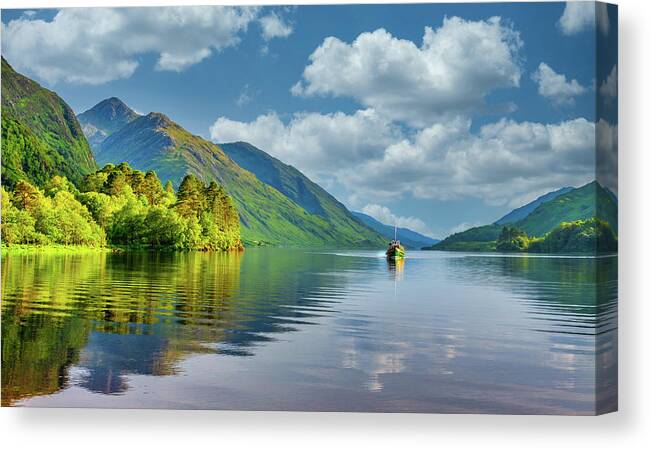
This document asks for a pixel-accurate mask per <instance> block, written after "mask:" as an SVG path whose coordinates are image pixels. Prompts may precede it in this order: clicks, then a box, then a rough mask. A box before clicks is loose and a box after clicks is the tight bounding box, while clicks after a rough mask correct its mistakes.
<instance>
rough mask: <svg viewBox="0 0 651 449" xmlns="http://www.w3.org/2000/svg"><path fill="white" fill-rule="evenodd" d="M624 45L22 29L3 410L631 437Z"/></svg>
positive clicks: (159, 17) (432, 24) (411, 16)
mask: <svg viewBox="0 0 651 449" xmlns="http://www.w3.org/2000/svg"><path fill="white" fill-rule="evenodd" d="M89 6H90V5H89ZM617 35H618V21H617V7H616V6H614V5H607V4H604V3H599V2H597V3H595V2H567V3H565V2H549V3H467V4H463V3H460V4H455V3H434V4H382V5H372V4H365V5H356V4H346V5H322V6H284V5H279V6H241V5H239V6H238V5H233V6H197V7H190V6H183V7H171V6H166V7H140V8H118V7H115V8H111V7H104V8H94V7H88V8H53V9H29V10H26V9H24V10H19V9H5V10H3V11H2V29H1V38H2V78H1V81H2V142H1V143H2V151H1V157H2V163H1V165H2V220H1V231H2V233H1V236H2V260H1V262H2V309H1V314H2V315H1V316H2V390H1V395H2V406H6V407H89V408H151V409H211V410H269V411H273V410H295V411H339V412H419V413H496V414H558V415H595V414H601V413H607V412H612V411H615V410H617V360H618V355H617V304H618V294H617V282H618V281H617V273H618V268H617V266H618V258H617V245H618V212H617V210H618V190H617V158H618V155H617V129H618V118H617V108H618V101H617V71H618V66H617V62H618V61H617Z"/></svg>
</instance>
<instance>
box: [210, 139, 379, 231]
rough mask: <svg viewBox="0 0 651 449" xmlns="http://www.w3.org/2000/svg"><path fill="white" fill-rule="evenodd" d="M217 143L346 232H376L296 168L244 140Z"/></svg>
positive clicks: (236, 159) (293, 199)
mask: <svg viewBox="0 0 651 449" xmlns="http://www.w3.org/2000/svg"><path fill="white" fill-rule="evenodd" d="M218 145H219V147H220V148H221V149H222V150H224V152H225V153H226V154H227V155H228V156H229V157H230V158H231V159H232V160H233V161H234V162H235V163H236V164H237V165H239V166H240V167H242V168H244V169H245V170H248V171H250V172H252V173H253V174H254V175H255V176H256V177H257V178H258V179H260V180H261V181H262V182H264V183H265V184H268V185H270V186H271V187H273V188H275V189H276V190H278V191H279V192H280V193H282V194H283V195H285V196H286V197H288V198H289V199H291V200H292V201H294V202H295V203H297V204H298V205H299V206H301V207H302V208H303V209H305V210H306V211H307V212H309V213H311V214H315V215H318V216H320V217H323V218H324V219H326V220H328V221H330V222H331V223H336V226H337V228H338V229H339V230H341V229H346V230H347V232H348V231H349V232H351V233H358V234H362V235H363V234H369V231H372V232H373V233H377V230H374V229H373V228H371V227H369V226H368V225H367V224H365V223H364V222H363V221H360V220H359V218H358V217H356V216H355V214H354V213H352V212H351V211H349V210H348V209H347V208H346V206H345V205H344V204H343V203H341V202H340V201H339V200H337V199H336V198H335V197H334V196H332V195H331V194H330V193H329V192H328V191H326V190H325V189H323V188H322V187H321V186H319V185H318V184H317V183H315V182H314V181H312V180H311V179H309V178H308V177H307V176H305V175H304V174H303V173H302V172H301V171H300V170H298V169H297V168H295V167H293V166H291V165H289V164H285V163H284V162H282V161H281V160H279V159H277V158H275V157H273V156H271V155H270V154H268V153H266V152H265V151H263V150H261V149H259V148H257V147H255V146H254V145H251V144H250V143H247V142H232V143H225V144H218ZM378 234H379V235H381V233H378Z"/></svg>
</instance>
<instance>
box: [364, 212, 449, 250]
mask: <svg viewBox="0 0 651 449" xmlns="http://www.w3.org/2000/svg"><path fill="white" fill-rule="evenodd" d="M353 215H354V216H355V217H357V218H358V219H360V220H361V221H362V222H364V224H366V225H367V226H368V227H369V228H371V229H374V230H375V231H376V232H378V233H380V234H381V235H382V236H383V237H384V238H386V239H393V237H394V231H395V230H394V227H393V226H389V225H386V224H384V223H381V222H379V221H378V220H376V219H375V218H373V217H371V216H370V215H366V214H364V213H362V212H353ZM397 231H398V232H397V236H398V240H400V242H401V243H402V244H403V245H405V246H407V247H408V248H413V249H420V248H422V247H424V246H430V245H434V244H435V243H437V242H438V240H437V239H433V238H431V237H427V236H426V235H423V234H420V233H418V232H415V231H412V230H411V229H407V228H398V230H397Z"/></svg>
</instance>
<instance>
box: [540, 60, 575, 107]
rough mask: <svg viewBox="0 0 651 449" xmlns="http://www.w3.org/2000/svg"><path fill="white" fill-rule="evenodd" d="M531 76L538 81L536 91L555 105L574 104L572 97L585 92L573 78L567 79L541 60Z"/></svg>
mask: <svg viewBox="0 0 651 449" xmlns="http://www.w3.org/2000/svg"><path fill="white" fill-rule="evenodd" d="M531 78H532V79H533V80H534V81H535V82H536V83H538V93H539V94H540V95H542V96H543V97H545V98H547V99H549V100H550V101H551V102H552V103H554V104H555V105H557V106H571V105H574V97H576V96H578V95H582V94H584V93H586V92H587V89H586V88H585V87H583V86H582V85H581V84H579V82H578V81H577V80H575V79H573V80H570V81H568V79H567V78H566V77H565V75H562V74H560V73H556V72H555V71H554V69H552V68H551V67H550V66H548V65H547V64H545V63H544V62H541V63H540V65H539V66H538V69H537V70H536V71H535V72H534V73H533V75H532V76H531Z"/></svg>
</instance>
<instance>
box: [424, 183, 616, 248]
mask: <svg viewBox="0 0 651 449" xmlns="http://www.w3.org/2000/svg"><path fill="white" fill-rule="evenodd" d="M507 215H508V214H507ZM593 217H596V218H599V219H601V220H603V221H605V222H606V223H608V224H609V225H610V226H611V227H612V229H613V231H614V232H615V234H617V228H618V223H617V203H616V202H615V200H614V199H613V196H612V194H611V193H609V192H608V191H607V189H606V188H604V187H602V186H601V185H600V184H599V183H598V182H597V181H592V182H589V183H587V184H585V185H583V186H581V187H578V188H575V189H572V190H569V191H567V192H566V193H563V194H561V195H558V196H557V197H556V198H554V199H553V200H551V201H546V202H543V203H541V204H539V205H538V207H536V208H535V209H534V210H533V211H532V212H531V213H529V214H528V215H527V216H526V217H525V218H523V219H521V220H519V221H516V222H511V223H508V225H509V226H512V227H514V228H518V229H520V230H522V231H524V232H525V233H526V234H527V235H528V236H530V237H543V236H544V235H545V234H547V233H549V232H551V231H552V230H554V229H555V228H557V227H558V226H560V225H561V223H563V222H566V223H567V222H574V221H578V220H589V219H591V218H593ZM503 227H504V226H503V225H501V224H497V222H495V223H492V224H487V225H484V226H477V227H473V228H470V229H468V230H466V231H463V232H459V233H455V234H452V235H449V236H447V237H446V238H445V239H443V240H442V241H441V242H439V243H437V244H435V245H433V246H432V247H430V248H428V249H442V250H480V251H485V250H491V249H492V250H494V247H492V246H491V244H492V243H494V242H495V241H496V240H497V239H498V238H499V236H500V234H501V232H502V228H503Z"/></svg>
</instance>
